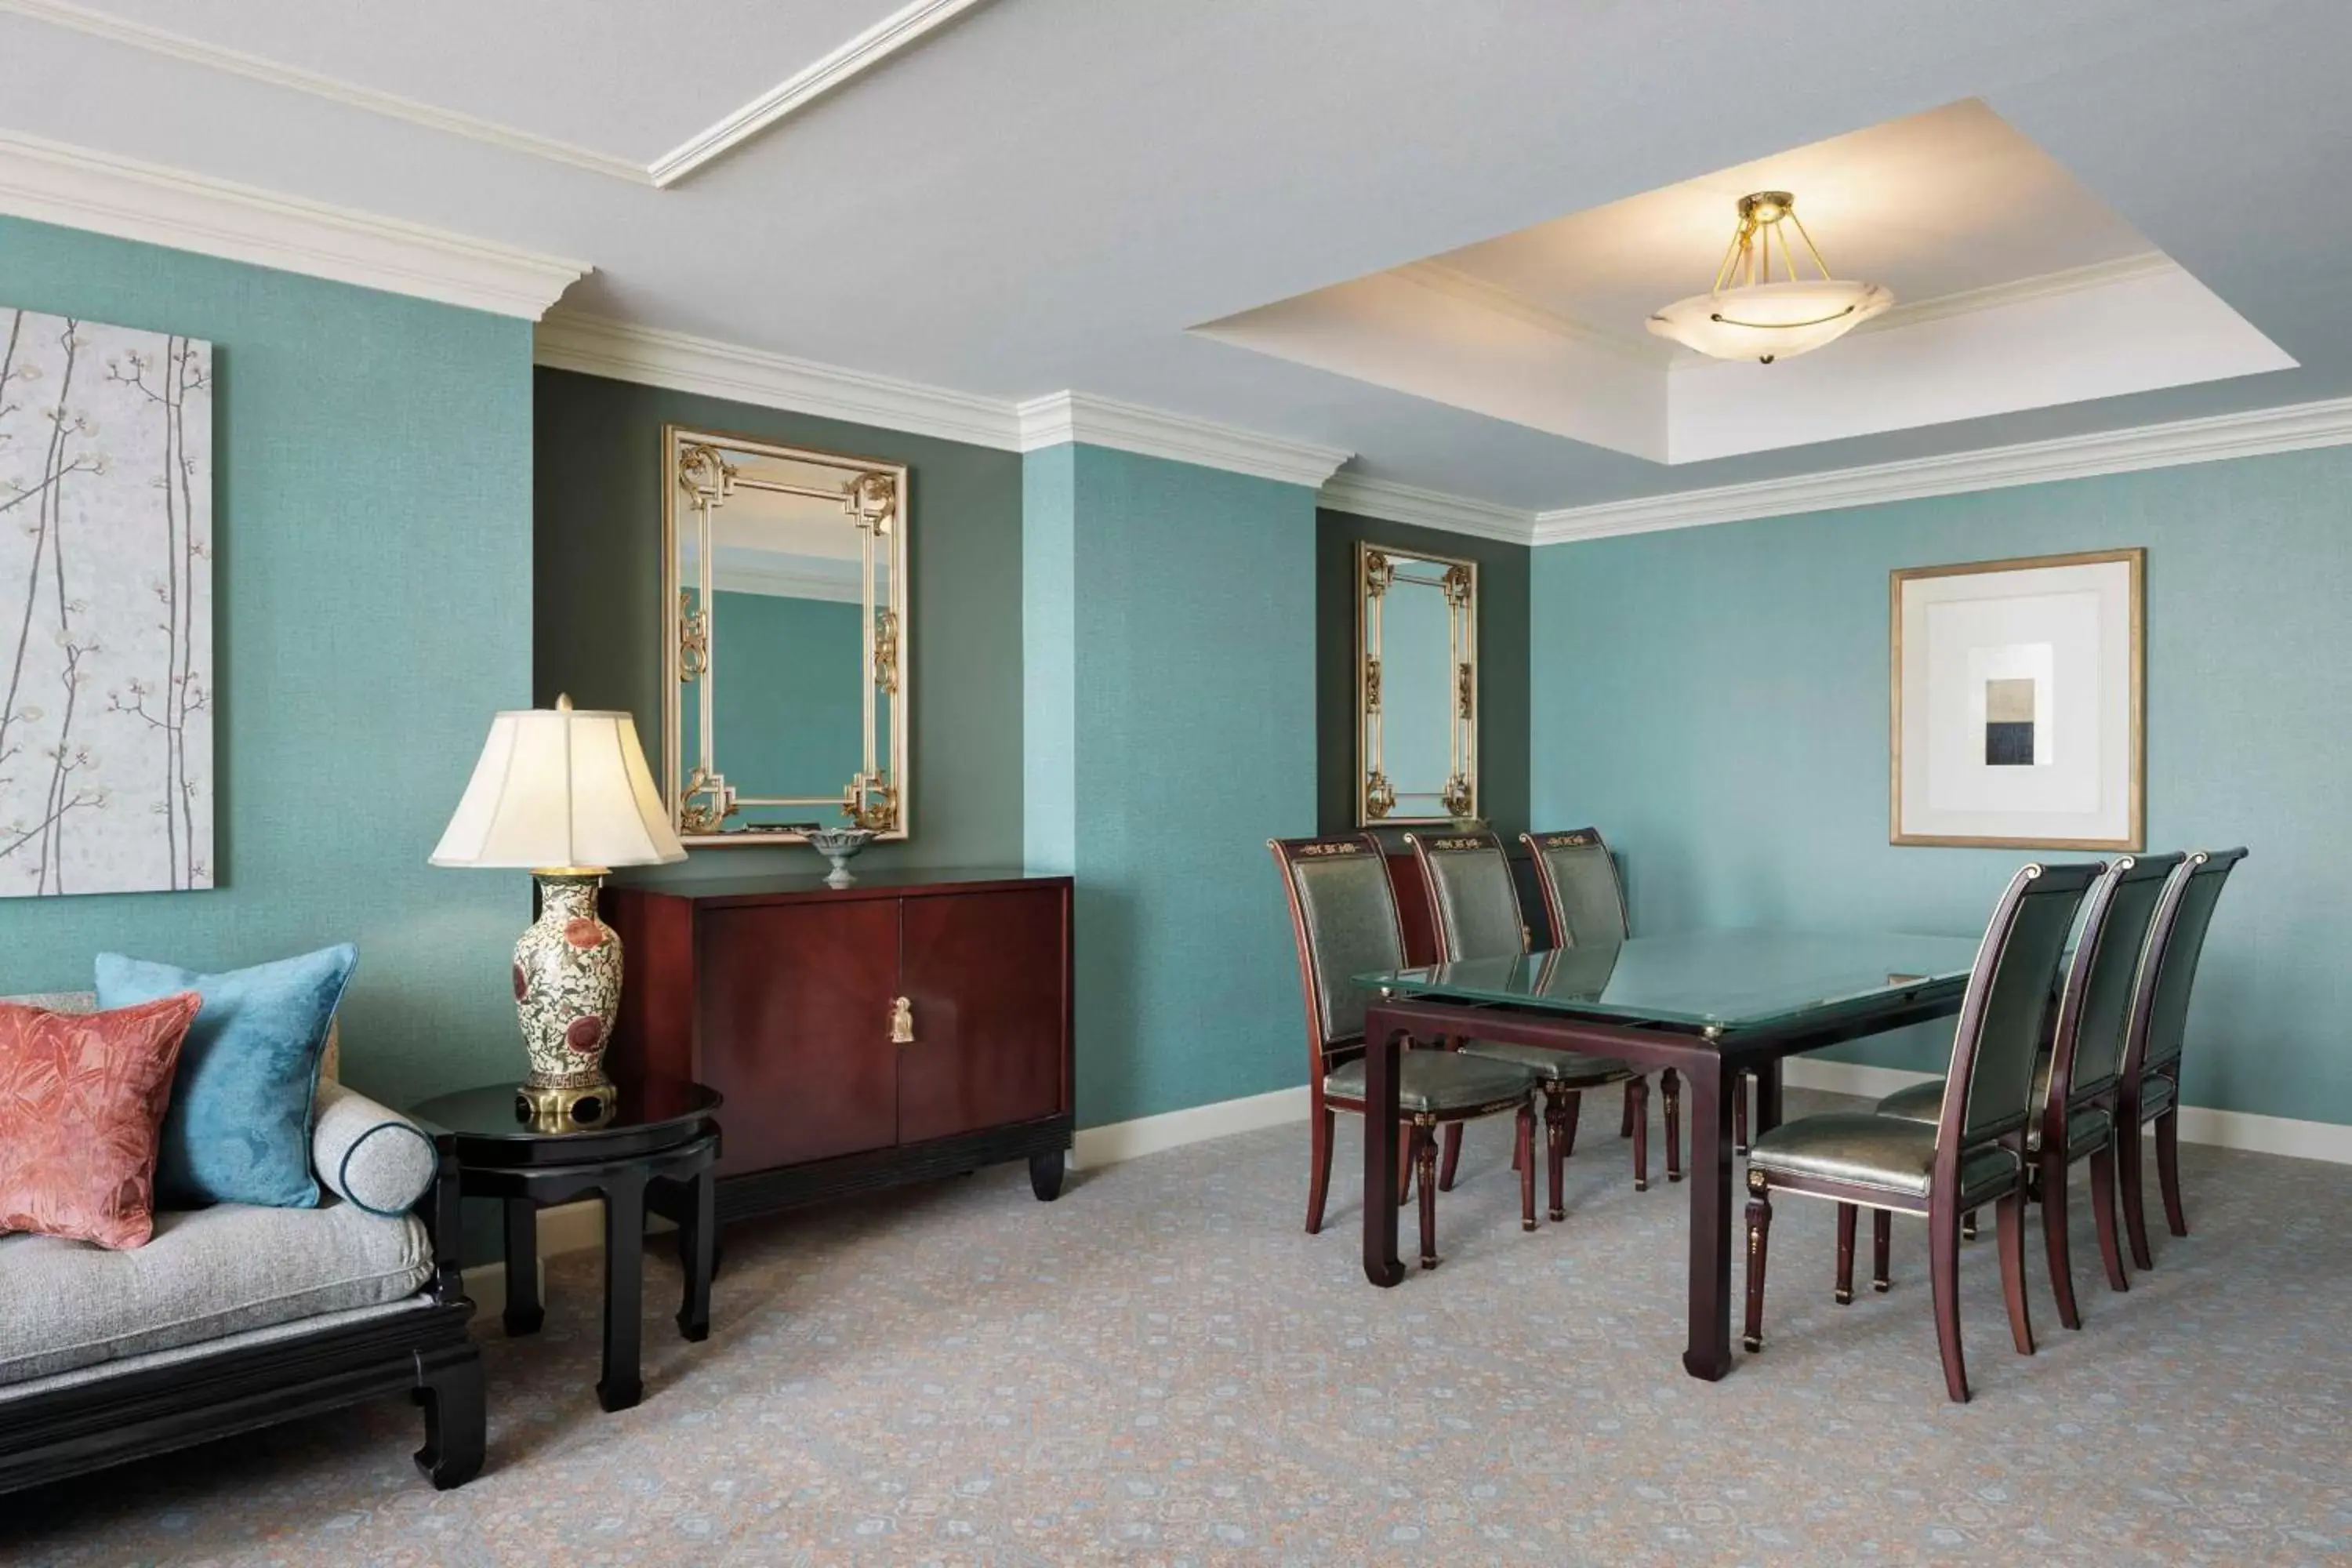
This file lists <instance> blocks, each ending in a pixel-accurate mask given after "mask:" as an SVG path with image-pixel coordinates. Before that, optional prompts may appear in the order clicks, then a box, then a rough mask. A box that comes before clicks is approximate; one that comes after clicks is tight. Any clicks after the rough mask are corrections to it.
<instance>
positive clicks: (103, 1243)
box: [0, 991, 204, 1252]
mask: <svg viewBox="0 0 2352 1568" xmlns="http://www.w3.org/2000/svg"><path fill="white" fill-rule="evenodd" d="M202 1005H204V998H203V997H201V996H198V995H197V994H195V993H194V992H193V991H187V992H183V993H181V994H178V995H176V996H166V997H164V998H163V999H162V1000H161V1001H156V1002H147V1003H142V1004H141V1005H139V1006H136V1007H121V1008H117V1009H116V1010H115V1011H113V1012H111V1013H81V1014H74V1013H50V1012H45V1011H43V1010H42V1009H41V1008H38V1007H26V1006H24V1005H19V1004H16V1003H13V1002H0V1231H5V1230H29V1231H38V1232H40V1233H41V1234H43V1235H46V1236H62V1237H68V1238H70V1239H73V1240H78V1241H94V1242H96V1243H98V1245H99V1246H100V1247H108V1248H110V1249H112V1250H114V1251H117V1252H120V1251H122V1250H123V1249H125V1248H127V1247H143V1246H144V1245H146V1242H147V1238H148V1237H151V1236H152V1235H153V1234H154V1233H155V1212H154V1211H155V1142H156V1139H157V1137H158V1135H159V1134H160V1133H161V1132H162V1131H163V1111H164V1109H165V1107H166V1106H167V1105H169V1104H170V1102H171V1098H172V1069H173V1066H174V1065H175V1064H176V1063H177V1062H178V1061H179V1059H180V1042H181V1040H183V1039H184V1038H185V1037H186V1036H187V1033H188V1026H189V1025H190V1024H191V1023H193V1022H194V1020H195V1016H196V1009H197V1008H198V1007H201V1006H202Z"/></svg>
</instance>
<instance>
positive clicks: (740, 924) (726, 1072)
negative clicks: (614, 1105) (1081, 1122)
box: [604, 871, 1076, 1223]
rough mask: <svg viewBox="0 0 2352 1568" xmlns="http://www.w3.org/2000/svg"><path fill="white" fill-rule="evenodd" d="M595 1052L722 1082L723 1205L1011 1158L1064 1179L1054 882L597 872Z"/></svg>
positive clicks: (1063, 1059)
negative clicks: (611, 990)
mask: <svg viewBox="0 0 2352 1568" xmlns="http://www.w3.org/2000/svg"><path fill="white" fill-rule="evenodd" d="M604 919H605V920H606V921H608V922H610V923H611V925H612V927H613V929H614V931H618V932H619V933H620V936H621V940H622V942H623V944H624V950H623V951H624V952H625V955H626V965H627V967H626V970H625V979H624V983H623V986H622V992H621V1012H620V1016H619V1018H618V1020H617V1021H616V1022H615V1024H614V1031H613V1047H612V1050H611V1053H610V1054H609V1055H608V1056H607V1058H606V1062H607V1064H608V1067H609V1068H610V1070H611V1071H612V1074H613V1077H614V1081H615V1082H616V1083H618V1084H619V1085H620V1086H621V1088H622V1090H623V1092H624V1093H625V1092H626V1091H627V1089H628V1087H629V1084H630V1081H631V1079H638V1078H642V1077H644V1076H646V1075H649V1074H650V1075H659V1076H667V1077H673V1078H689V1079H695V1080H697V1081H698V1082H701V1083H707V1084H709V1086H710V1087H711V1088H713V1089H718V1090H719V1092H720V1093H721V1094H723V1095H725V1096H726V1097H727V1101H726V1109H725V1110H723V1111H722V1112H721V1113H720V1115H719V1127H720V1133H721V1147H720V1154H719V1164H718V1173H719V1191H718V1210H719V1219H720V1221H721V1222H722V1223H723V1222H725V1221H727V1220H730V1219H743V1218H748V1217H750V1216H751V1215H761V1214H769V1213H772V1212H774V1211H776V1210H779V1209H785V1208H791V1207H793V1206H795V1205H801V1204H805V1203H810V1202H814V1201H815V1200H818V1199H821V1198H827V1197H834V1196H838V1195H840V1194H846V1193H854V1192H861V1191H865V1190H867V1189H870V1188H875V1187H884V1186H893V1185H896V1184H899V1183H902V1182H914V1181H924V1180H928V1179H930V1178H933V1177H939V1176H950V1175H955V1174H959V1173H962V1172H966V1171H971V1170H975V1169H977V1168H978V1167H980V1166H982V1165H988V1164H994V1163H998V1162H1000V1161H1005V1160H1016V1159H1024V1158H1025V1159H1026V1160H1027V1161H1028V1162H1029V1179H1030V1182H1031V1184H1032V1185H1033V1186H1034V1188H1035V1191H1036V1194H1037V1196H1038V1197H1039V1198H1041V1199H1045V1200H1048V1201H1050V1200H1051V1199H1053V1198H1055V1197H1056V1196H1058V1195H1059V1194H1060V1193H1061V1188H1062V1170H1063V1155H1064V1152H1065V1151H1066V1150H1067V1149H1068V1148H1069V1147H1070V1140H1071V1134H1072V1129H1073V1128H1074V1126H1075V1125H1076V1118H1075V1114H1074V1113H1075V1110H1076V1101H1075V1100H1074V1068H1075V1057H1074V1052H1073V1039H1072V1037H1073V1029H1072V1000H1071V998H1072V989H1071V946H1070V879H1068V878H1067V877H1031V876H1025V875H1024V874H1022V873H1020V872H1018V871H934V872H920V871H904V872H885V871H874V872H868V873H866V874H863V875H861V876H859V878H858V879H857V881H856V884H855V885H854V886H851V887H848V888H843V889H834V888H828V887H826V886H825V885H824V880H823V879H821V878H819V877H815V876H807V877H768V878H759V879H724V880H719V879H714V880H710V881H697V882H692V883H685V884H678V885H676V886H673V887H669V888H665V889H650V888H635V887H628V886H616V887H612V888H608V889H606V890H605V893H604Z"/></svg>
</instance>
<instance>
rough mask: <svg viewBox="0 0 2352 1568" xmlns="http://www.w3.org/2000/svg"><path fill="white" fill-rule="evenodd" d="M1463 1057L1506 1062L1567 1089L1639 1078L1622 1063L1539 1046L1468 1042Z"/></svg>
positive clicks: (1499, 1042) (1497, 1042) (1487, 1041)
mask: <svg viewBox="0 0 2352 1568" xmlns="http://www.w3.org/2000/svg"><path fill="white" fill-rule="evenodd" d="M1462 1054H1463V1055H1464V1056H1465V1057H1485V1058H1486V1059H1487V1060H1489V1061H1497V1062H1509V1063H1510V1064H1511V1065H1512V1066H1514V1067H1521V1068H1527V1070H1528V1071H1529V1072H1531V1073H1533V1074H1535V1075H1536V1077H1537V1078H1538V1079H1542V1080H1543V1081H1544V1082H1546V1083H1554V1084H1559V1085H1561V1086H1562V1087H1564V1088H1570V1089H1591V1088H1593V1087H1594V1086H1596V1085H1599V1084H1606V1083H1623V1082H1624V1081H1625V1080H1626V1079H1632V1078H1638V1077H1640V1076H1641V1075H1640V1074H1638V1073H1636V1072H1635V1071H1634V1070H1633V1068H1630V1067H1628V1066H1626V1065H1625V1064H1624V1063H1623V1062H1621V1061H1618V1060H1615V1059H1614V1058H1610V1057H1588V1056H1586V1055H1584V1054H1583V1053H1582V1052H1580V1051H1548V1050H1546V1049H1544V1048H1543V1047H1541V1046H1516V1045H1510V1044H1508V1043H1507V1042H1505V1041H1502V1040H1470V1041H1466V1042H1465V1044H1464V1045H1463V1047H1462Z"/></svg>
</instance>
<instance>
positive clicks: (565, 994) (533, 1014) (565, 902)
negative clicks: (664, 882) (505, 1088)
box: [514, 871, 621, 1127]
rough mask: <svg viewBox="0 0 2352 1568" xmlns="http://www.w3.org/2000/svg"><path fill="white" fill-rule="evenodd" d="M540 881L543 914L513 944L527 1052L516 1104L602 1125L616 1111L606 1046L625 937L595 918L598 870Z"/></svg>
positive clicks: (548, 1121) (560, 1123)
mask: <svg viewBox="0 0 2352 1568" xmlns="http://www.w3.org/2000/svg"><path fill="white" fill-rule="evenodd" d="M538 880H539V900H540V902H539V919H538V920H536V921H532V922H531V924H530V929H528V930H526V931H524V932H523V933H522V940H520V942H516V943H515V951H514V994H515V1013H516V1016H518V1018H520V1021H521V1024H522V1043H523V1049H524V1050H525V1051H527V1052H529V1053H530V1077H529V1078H527V1079H525V1080H524V1081H523V1083H522V1085H521V1087H520V1089H517V1090H516V1096H517V1111H518V1114H522V1113H525V1112H528V1116H527V1118H526V1119H527V1120H529V1121H530V1122H531V1124H532V1125H533V1126H541V1125H545V1126H550V1127H594V1126H601V1125H603V1123H604V1121H610V1120H611V1119H612V1114H613V1099H614V1088H613V1080H612V1079H609V1078H607V1077H606V1076H605V1074H604V1047H605V1046H606V1045H607V1044H609V1043H610V1042H611V1040H612V1037H613V1018H614V1015H615V1014H616V1013H618V1012H619V1011H620V1006H621V939H620V938H619V937H618V936H616V935H615V934H614V931H613V930H612V928H611V927H610V926H607V925H606V924H605V923H604V921H600V920H598V919H597V918H596V888H597V885H598V884H599V883H601V882H602V881H603V880H604V877H603V875H602V874H601V873H593V872H577V873H575V872H570V871H565V872H550V873H541V875H540V876H539V879H538Z"/></svg>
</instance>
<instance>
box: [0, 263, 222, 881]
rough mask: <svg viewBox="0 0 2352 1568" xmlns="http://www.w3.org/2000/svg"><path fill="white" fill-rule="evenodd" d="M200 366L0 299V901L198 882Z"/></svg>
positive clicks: (204, 779)
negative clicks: (0, 302)
mask: <svg viewBox="0 0 2352 1568" xmlns="http://www.w3.org/2000/svg"><path fill="white" fill-rule="evenodd" d="M212 357H213V356H212V345H211V344H210V343H206V342H198V341H196V340H194V339H192V338H184V337H177V336H172V335H168V334H164V333H160V332H149V331H134V330H132V329H131V328H127V327H113V326H107V325H104V324H102V323H100V322H96V321H77V320H73V319H70V318H68V317H62V316H47V315H41V314H39V313H37V312H35V311H31V310H12V309H9V308H6V307H5V306H0V897H5V898H40V897H54V896H57V895H58V894H66V893H127V892H148V891H163V890H170V889H188V888H209V887H211V886H212V885H213V686H212V668H213V638H212V515H213V506H212V494H213V476H212V391H213V376H212Z"/></svg>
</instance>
